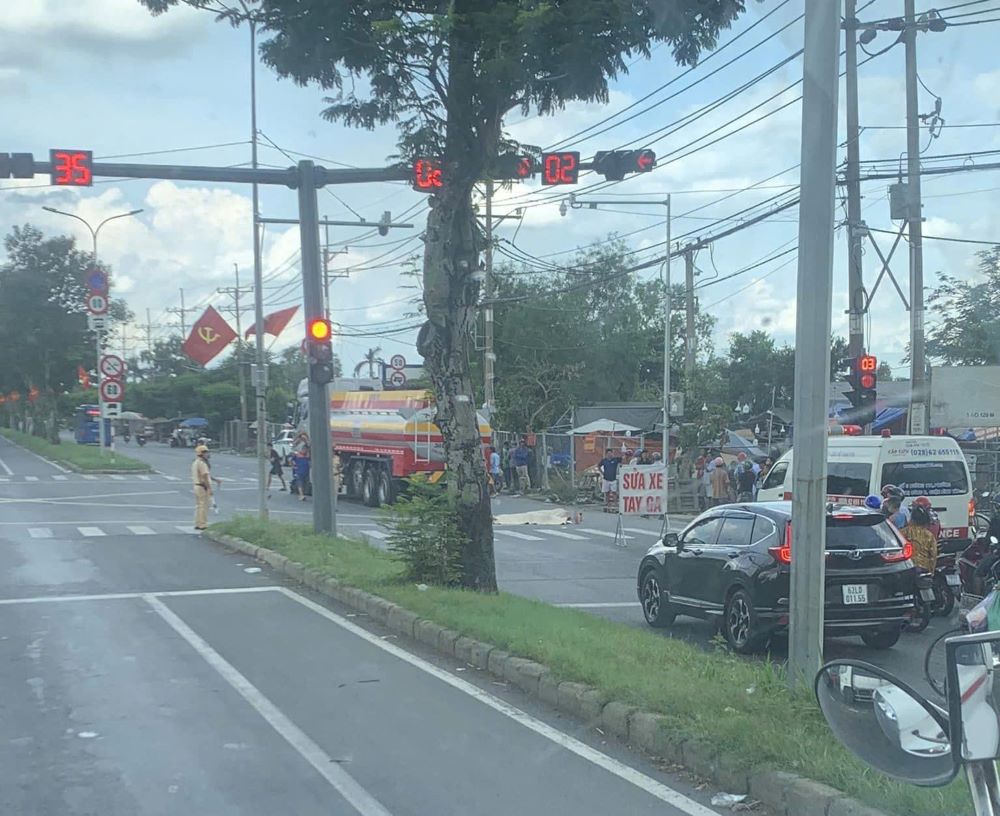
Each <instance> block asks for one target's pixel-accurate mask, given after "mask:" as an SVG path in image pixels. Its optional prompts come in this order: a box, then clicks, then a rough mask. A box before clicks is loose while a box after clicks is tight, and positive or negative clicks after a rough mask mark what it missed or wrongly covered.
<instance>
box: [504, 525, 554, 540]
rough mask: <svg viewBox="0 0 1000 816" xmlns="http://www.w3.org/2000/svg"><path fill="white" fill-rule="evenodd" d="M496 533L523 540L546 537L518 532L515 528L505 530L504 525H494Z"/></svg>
mask: <svg viewBox="0 0 1000 816" xmlns="http://www.w3.org/2000/svg"><path fill="white" fill-rule="evenodd" d="M493 532H494V533H499V534H500V535H506V536H510V537H511V538H519V539H521V540H522V541H544V540H545V539H544V538H539V537H538V536H533V535H528V534H527V533H517V532H515V531H514V530H505V529H503V527H494V528H493Z"/></svg>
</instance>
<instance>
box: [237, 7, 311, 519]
mask: <svg viewBox="0 0 1000 816" xmlns="http://www.w3.org/2000/svg"><path fill="white" fill-rule="evenodd" d="M250 164H251V167H252V168H253V169H254V170H256V169H257V23H256V21H255V20H253V19H251V20H250ZM314 196H315V193H314ZM252 197H253V312H254V321H255V323H254V342H255V343H256V345H257V380H256V382H255V383H254V395H255V397H256V403H257V516H258V517H259V518H260V519H261V521H265V520H267V468H268V459H267V379H266V378H267V359H266V357H265V356H264V283H263V280H264V272H263V265H262V263H261V257H260V256H261V250H260V224H259V222H258V219H259V218H260V196H259V193H258V190H257V183H256V182H254V184H253V187H252ZM241 339H242V338H241Z"/></svg>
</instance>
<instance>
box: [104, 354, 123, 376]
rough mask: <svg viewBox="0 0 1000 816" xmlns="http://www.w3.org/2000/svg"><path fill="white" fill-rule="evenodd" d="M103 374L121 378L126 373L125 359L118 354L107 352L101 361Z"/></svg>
mask: <svg viewBox="0 0 1000 816" xmlns="http://www.w3.org/2000/svg"><path fill="white" fill-rule="evenodd" d="M100 369H101V374H103V375H104V376H105V377H108V378H109V379H112V380H120V379H121V378H122V375H123V374H124V373H125V361H124V360H123V359H122V358H121V357H119V356H118V355H117V354H105V355H104V356H103V357H102V358H101V363H100Z"/></svg>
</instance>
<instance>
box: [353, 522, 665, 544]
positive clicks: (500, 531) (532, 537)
mask: <svg viewBox="0 0 1000 816" xmlns="http://www.w3.org/2000/svg"><path fill="white" fill-rule="evenodd" d="M347 526H348V527H357V528H360V529H357V530H356V533H357V535H360V536H361V537H363V538H367V539H368V540H369V541H372V540H374V541H385V540H386V539H387V538H388V537H389V534H388V533H387V532H385V531H384V530H376V529H369V528H368V527H367V525H366V524H364V523H357V524H355V523H348V524H347ZM623 529H624V530H625V531H626V533H632V535H625V536H624V539H625V541H626V542H629V541H636V540H637V539H638V538H639V537H640V536H641V537H644V538H645V539H646V540H645V542H644V543H645V544H653V543H654V542H655V540H656V539H659V538H660V536H661V532H660V528H659V527H650V528H645V527H624V528H623ZM493 533H494V535H495V536H496V540H497V542H498V543H499V542H503V541H508V542H510V543H512V544H513V543H514V541H531V542H540V546H544V545H545V544H546V543H553V544H554V543H555V542H552V539H563V540H565V541H585V542H589V543H591V544H601V545H604V544H607V543H610V542H612V541H614V540H615V533H614V530H598V529H596V528H594V527H578V526H576V525H566V526H562V527H544V526H541V525H534V524H533V525H521V526H519V527H518V528H517V529H516V530H512V529H510V528H509V527H505V526H503V525H499V524H497V525H494V527H493ZM618 540H619V541H621V537H620V536H619V538H618Z"/></svg>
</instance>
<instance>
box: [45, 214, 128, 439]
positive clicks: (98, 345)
mask: <svg viewBox="0 0 1000 816" xmlns="http://www.w3.org/2000/svg"><path fill="white" fill-rule="evenodd" d="M42 209H43V210H45V211H46V212H50V213H55V214H56V215H65V216H66V217H67V218H75V219H76V220H77V221H79V222H80V223H81V224H83V225H84V226H85V227H86V228H87V229H88V230H89V231H90V237H91V238H92V239H93V258H94V259H93V261H92V263H93V264H94V267H95V268H96V267H97V236H98V234H99V233H100V232H101V227H103V226H104V225H105V224H107V223H108V222H109V221H114V220H115V219H118V218H128V217H129V216H132V215H138V214H139V213H141V212H142V210H141V209H138V210H129V211H128V212H123V213H118V214H117V215H111V216H108V217H107V218H105V219H104V220H103V221H101V222H100V223H99V224H98V225H97V226H96V227H92V226H91V225H90V222H89V221H87V219H85V218H81V217H80V216H79V215H76V214H74V213H71V212H66V211H65V210H57V209H56V208H55V207H42ZM94 334H95V336H96V338H97V339H96V349H97V357H96V360H95V365H96V367H97V379H98V383H100V379H101V371H100V363H101V339H102V338H101V334H102V332H101V330H100V329H98V330H97V331H95V332H94ZM97 404H98V406H100V408H101V416H100V421H99V422H98V423H97V435H98V437H97V438H98V445H99V446H100V450H101V456H104V455H105V451H104V401H103V400H102V399H101V394H100V387H99V386H98V393H97ZM112 444H114V441H112Z"/></svg>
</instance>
